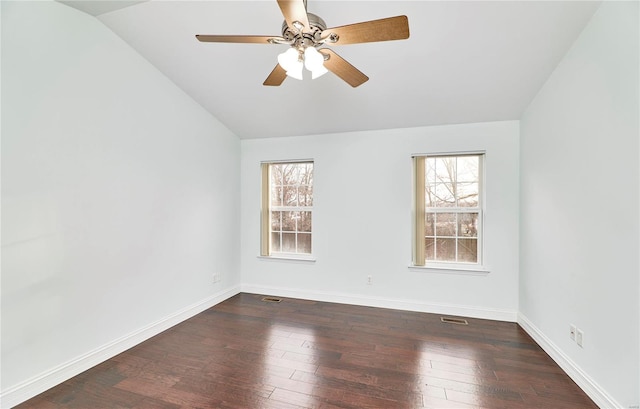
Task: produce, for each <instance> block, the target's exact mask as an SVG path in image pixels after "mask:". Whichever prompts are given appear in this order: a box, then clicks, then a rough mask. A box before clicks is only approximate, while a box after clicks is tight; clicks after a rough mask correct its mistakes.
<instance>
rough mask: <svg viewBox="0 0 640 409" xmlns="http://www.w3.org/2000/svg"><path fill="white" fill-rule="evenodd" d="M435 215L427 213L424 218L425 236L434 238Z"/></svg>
mask: <svg viewBox="0 0 640 409" xmlns="http://www.w3.org/2000/svg"><path fill="white" fill-rule="evenodd" d="M435 219H436V218H435V215H434V214H433V213H427V214H426V215H425V217H424V234H425V236H434V235H435V234H436V230H435Z"/></svg>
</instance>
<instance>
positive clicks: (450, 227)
mask: <svg viewBox="0 0 640 409" xmlns="http://www.w3.org/2000/svg"><path fill="white" fill-rule="evenodd" d="M434 216H435V219H436V236H438V237H442V236H449V237H455V236H456V214H455V213H434Z"/></svg>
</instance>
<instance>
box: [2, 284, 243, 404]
mask: <svg viewBox="0 0 640 409" xmlns="http://www.w3.org/2000/svg"><path fill="white" fill-rule="evenodd" d="M239 292H240V287H239V286H235V287H232V288H229V289H227V290H224V291H221V292H218V293H216V294H214V295H212V296H211V297H208V298H205V299H204V300H202V301H200V302H197V303H195V304H192V305H189V306H187V307H185V308H183V309H181V310H179V311H176V312H175V313H173V314H171V315H169V316H167V317H164V318H162V319H160V320H158V321H156V322H153V323H151V324H149V325H147V326H145V327H142V328H140V329H138V330H136V331H134V332H132V333H130V334H127V335H125V336H122V337H120V338H118V339H115V340H113V341H111V342H109V343H108V344H105V345H103V346H101V347H99V348H96V349H94V350H92V351H89V352H87V353H86V354H83V355H80V356H78V357H76V358H75V359H72V360H70V361H68V362H65V363H63V364H61V365H58V366H57V367H55V368H52V369H50V370H48V371H46V372H43V373H41V374H40V375H37V376H34V377H33V378H31V379H28V380H26V381H24V382H21V383H19V384H17V385H14V386H12V387H9V388H7V389H6V390H3V391H2V392H1V393H0V407H2V408H3V409H5V408H11V407H13V406H16V405H18V404H20V403H22V402H24V401H26V400H28V399H31V398H32V397H34V396H36V395H38V394H40V393H42V392H44V391H46V390H47V389H50V388H52V387H54V386H56V385H58V384H60V383H62V382H64V381H66V380H68V379H71V378H73V377H74V376H76V375H78V374H80V373H82V372H84V371H86V370H87V369H90V368H92V367H94V366H96V365H97V364H99V363H101V362H104V361H106V360H107V359H110V358H112V357H114V356H116V355H118V354H120V353H122V352H124V351H126V350H127V349H129V348H131V347H133V346H135V345H138V344H139V343H141V342H143V341H146V340H147V339H149V338H151V337H153V336H155V335H158V334H159V333H161V332H162V331H165V330H167V329H169V328H171V327H173V326H174V325H176V324H179V323H181V322H182V321H184V320H187V319H189V318H191V317H193V316H194V315H197V314H199V313H201V312H202V311H204V310H206V309H208V308H211V307H213V306H214V305H216V304H218V303H221V302H222V301H224V300H226V299H228V298H230V297H233V296H234V295H236V294H238V293H239Z"/></svg>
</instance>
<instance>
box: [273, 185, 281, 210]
mask: <svg viewBox="0 0 640 409" xmlns="http://www.w3.org/2000/svg"><path fill="white" fill-rule="evenodd" d="M271 206H282V186H280V185H271Z"/></svg>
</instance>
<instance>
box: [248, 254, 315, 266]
mask: <svg viewBox="0 0 640 409" xmlns="http://www.w3.org/2000/svg"><path fill="white" fill-rule="evenodd" d="M258 258H259V259H261V260H267V261H284V262H293V263H305V264H306V263H315V262H316V259H315V258H314V257H313V256H289V255H285V254H278V255H274V256H258Z"/></svg>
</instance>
